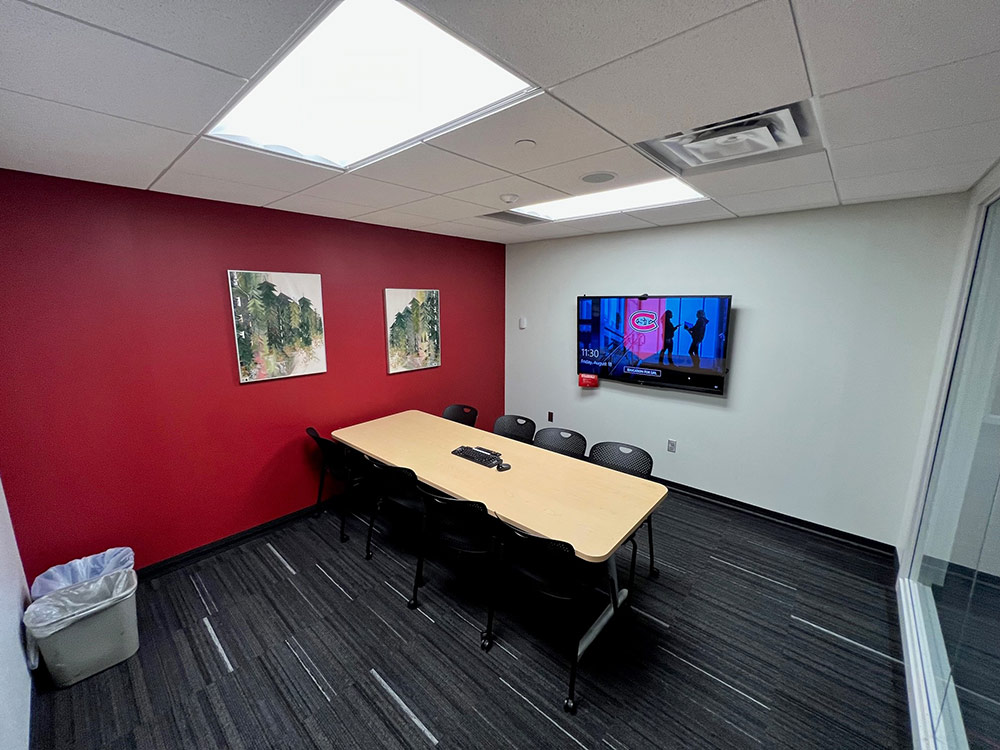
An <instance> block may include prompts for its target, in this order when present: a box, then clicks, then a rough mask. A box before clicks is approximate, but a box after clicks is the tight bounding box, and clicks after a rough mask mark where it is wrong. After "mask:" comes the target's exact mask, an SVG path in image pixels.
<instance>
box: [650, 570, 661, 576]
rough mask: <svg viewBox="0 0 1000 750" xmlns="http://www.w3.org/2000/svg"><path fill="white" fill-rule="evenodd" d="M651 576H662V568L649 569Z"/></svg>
mask: <svg viewBox="0 0 1000 750" xmlns="http://www.w3.org/2000/svg"><path fill="white" fill-rule="evenodd" d="M649 577H650V578H659V577H660V569H659V568H653V569H652V570H651V571H649Z"/></svg>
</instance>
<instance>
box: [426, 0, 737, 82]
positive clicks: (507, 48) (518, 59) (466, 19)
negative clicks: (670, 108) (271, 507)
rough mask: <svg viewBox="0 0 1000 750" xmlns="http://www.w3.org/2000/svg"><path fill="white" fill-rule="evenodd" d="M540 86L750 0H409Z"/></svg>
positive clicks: (573, 74)
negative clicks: (693, 0)
mask: <svg viewBox="0 0 1000 750" xmlns="http://www.w3.org/2000/svg"><path fill="white" fill-rule="evenodd" d="M409 2H410V4H411V5H413V6H415V7H417V8H419V9H421V10H423V11H424V12H426V13H427V14H428V15H429V16H431V17H433V18H435V19H436V20H438V21H439V22H440V23H441V24H442V25H444V26H447V27H448V28H450V29H452V30H453V31H455V32H456V33H457V34H458V35H459V36H461V37H463V38H464V39H466V40H468V41H469V42H471V43H472V44H473V45H475V46H476V47H479V48H480V49H483V50H486V51H487V52H489V53H491V54H493V55H494V56H495V57H497V58H498V59H499V60H502V61H504V62H506V63H507V64H508V65H509V66H510V67H511V68H513V69H514V70H516V71H518V72H520V73H521V74H522V75H524V76H526V77H528V78H530V79H532V80H533V81H534V82H535V83H538V84H540V85H544V86H551V85H552V84H555V83H558V82H559V81H564V80H566V79H567V78H571V77H572V76H575V75H579V74H580V73H583V72H584V71H587V70H590V69H591V68H595V67H597V66H598V65H603V64H604V63H606V62H610V61H611V60H614V59H617V58H619V57H622V56H623V55H627V54H628V53H630V52H634V51H635V50H638V49H642V48H643V47H647V46H649V45H650V44H653V43H654V42H657V41H660V40H661V39H666V38H667V37H671V36H674V35H675V34H679V33H681V32H682V31H686V30H687V29H690V28H693V27H695V26H697V25H698V24H702V23H705V22H706V21H708V20H711V19H712V18H716V17H718V16H721V15H723V14H724V13H728V12H729V11H732V10H735V9H736V8H739V7H741V6H743V5H747V4H748V3H749V2H752V0H700V1H699V2H694V3H693V2H690V0H616V2H607V0H546V2H544V3H539V2H538V0H504V1H503V2H497V0H409Z"/></svg>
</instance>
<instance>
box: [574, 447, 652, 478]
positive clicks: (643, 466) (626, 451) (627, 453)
mask: <svg viewBox="0 0 1000 750" xmlns="http://www.w3.org/2000/svg"><path fill="white" fill-rule="evenodd" d="M590 460H591V461H592V462H593V463H595V464H599V465H601V466H605V467H607V468H609V469H616V470H617V471H623V472H625V473H626V474H634V475H635V476H637V477H643V478H647V477H649V475H650V474H652V473H653V457H652V456H651V455H649V454H648V453H646V451H644V450H643V449H642V448H639V447H638V446H635V445H629V444H628V443H614V442H607V443H595V444H594V445H593V446H591V448H590Z"/></svg>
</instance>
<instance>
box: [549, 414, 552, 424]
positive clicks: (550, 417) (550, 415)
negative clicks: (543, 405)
mask: <svg viewBox="0 0 1000 750" xmlns="http://www.w3.org/2000/svg"><path fill="white" fill-rule="evenodd" d="M549 421H550V422H551V421H552V412H549Z"/></svg>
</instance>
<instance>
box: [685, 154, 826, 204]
mask: <svg viewBox="0 0 1000 750" xmlns="http://www.w3.org/2000/svg"><path fill="white" fill-rule="evenodd" d="M832 179H833V175H831V174H830V164H829V162H828V161H827V158H826V152H825V151H820V152H818V153H815V154H806V155H805V156H796V157H792V158H790V159H778V160H776V161H771V162H766V163H764V164H754V165H751V166H748V167H737V166H733V167H731V168H730V169H724V170H721V171H718V172H709V173H707V174H701V175H698V176H691V177H685V178H684V180H685V181H686V182H687V183H689V184H690V185H691V186H692V187H694V188H696V189H697V190H699V191H700V192H702V193H704V194H705V195H708V196H711V197H712V198H721V197H724V196H727V195H741V194H744V193H754V192H757V191H758V190H777V189H778V188H784V187H793V186H795V185H811V184H814V183H817V182H830V181H831V180H832Z"/></svg>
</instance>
